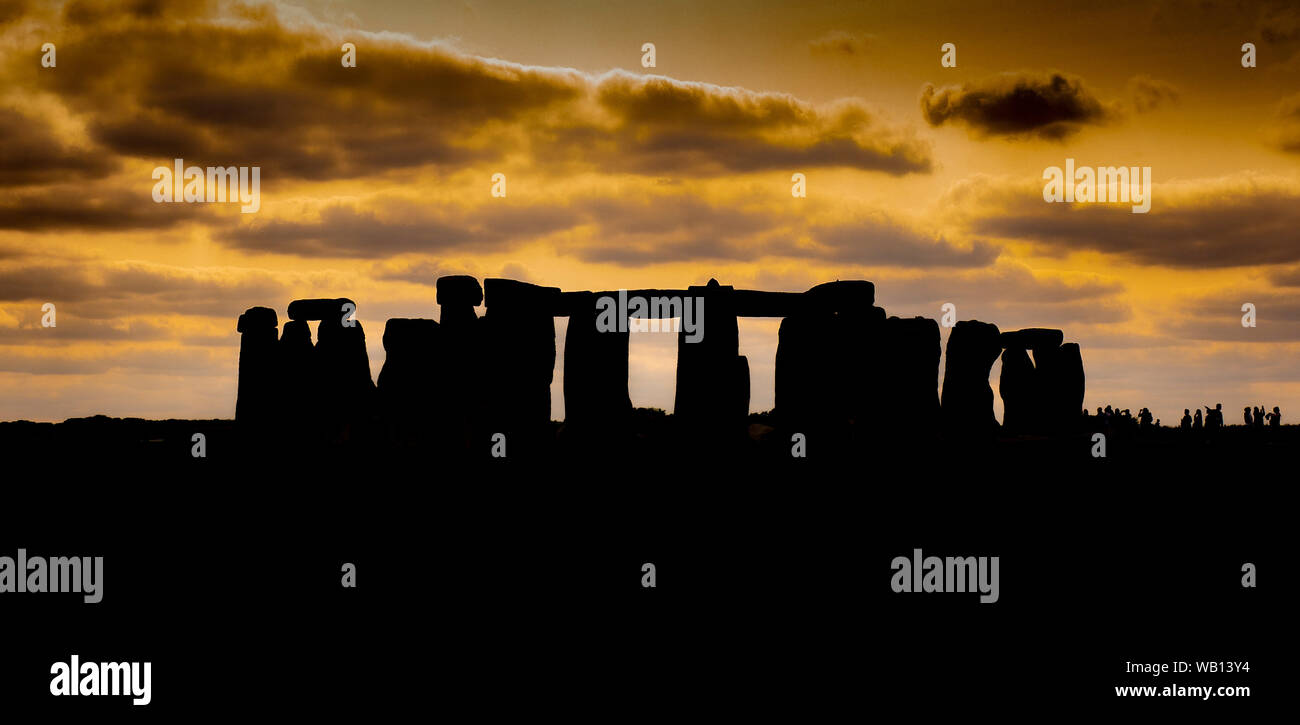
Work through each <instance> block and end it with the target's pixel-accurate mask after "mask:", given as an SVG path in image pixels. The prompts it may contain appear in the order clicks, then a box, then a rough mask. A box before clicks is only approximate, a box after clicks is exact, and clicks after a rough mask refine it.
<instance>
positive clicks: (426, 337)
mask: <svg viewBox="0 0 1300 725" xmlns="http://www.w3.org/2000/svg"><path fill="white" fill-rule="evenodd" d="M438 335H439V329H438V323H437V322H434V321H433V320H423V319H408V318H393V319H390V320H389V321H388V322H387V324H385V325H384V367H383V368H382V369H381V370H380V371H379V382H378V385H377V386H376V392H377V397H378V401H379V411H380V415H381V417H382V418H383V420H384V422H385V425H386V426H387V428H388V436H389V439H390V440H392V441H393V442H396V443H398V444H402V445H412V446H417V447H420V448H427V447H433V448H436V447H437V446H438V444H439V443H440V441H438V440H436V435H437V430H438V425H437V424H438V418H437V416H438V415H439V414H440V413H441V411H440V410H438V406H437V402H438V400H437V384H438V379H439V377H440V376H439V375H438V359H437V355H436V354H435V350H436V349H437V346H438Z"/></svg>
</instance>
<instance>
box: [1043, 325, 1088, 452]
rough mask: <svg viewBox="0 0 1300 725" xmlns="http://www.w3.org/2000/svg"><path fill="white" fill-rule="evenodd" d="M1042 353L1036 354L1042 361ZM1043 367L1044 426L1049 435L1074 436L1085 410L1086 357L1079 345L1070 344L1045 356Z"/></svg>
mask: <svg viewBox="0 0 1300 725" xmlns="http://www.w3.org/2000/svg"><path fill="white" fill-rule="evenodd" d="M1038 356H1039V353H1038V352H1037V351H1035V352H1034V357H1035V358H1038ZM1043 360H1044V366H1043V367H1040V374H1041V375H1042V381H1043V385H1042V387H1043V399H1044V401H1045V403H1044V424H1045V427H1046V428H1047V430H1048V432H1052V433H1068V432H1072V431H1073V430H1074V429H1075V428H1076V427H1077V426H1078V425H1079V424H1080V421H1079V414H1080V411H1082V410H1083V397H1084V375H1083V357H1082V356H1081V355H1080V353H1079V344H1078V343H1074V342H1067V343H1065V344H1064V345H1062V346H1061V347H1059V348H1057V349H1056V350H1054V351H1052V353H1051V354H1050V355H1044V356H1043Z"/></svg>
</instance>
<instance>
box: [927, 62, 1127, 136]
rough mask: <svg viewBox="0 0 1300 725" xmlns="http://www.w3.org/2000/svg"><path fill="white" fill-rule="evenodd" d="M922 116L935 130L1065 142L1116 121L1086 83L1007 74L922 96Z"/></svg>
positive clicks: (1051, 76) (932, 89)
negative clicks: (947, 127)
mask: <svg viewBox="0 0 1300 725" xmlns="http://www.w3.org/2000/svg"><path fill="white" fill-rule="evenodd" d="M921 114H922V116H923V117H924V118H925V121H926V123H929V124H930V125H931V126H935V127H938V126H942V125H944V124H945V123H949V122H951V123H960V124H963V125H965V126H967V127H968V128H969V129H970V130H971V131H972V132H974V133H975V134H976V135H977V136H996V137H1003V138H1039V139H1045V140H1049V141H1061V140H1063V139H1065V138H1067V137H1068V136H1071V135H1073V134H1075V133H1077V132H1078V131H1079V130H1080V129H1081V128H1082V127H1083V126H1086V125H1101V124H1104V123H1107V122H1109V121H1111V120H1113V119H1114V118H1115V117H1116V115H1117V112H1116V110H1115V109H1114V108H1113V107H1112V106H1108V105H1107V104H1104V103H1102V102H1101V101H1100V100H1098V99H1097V98H1096V97H1095V96H1094V95H1093V94H1092V93H1091V91H1089V90H1088V89H1086V88H1084V85H1083V81H1082V79H1080V78H1077V77H1074V76H1067V75H1065V74H1062V73H1050V74H1032V73H1026V72H1018V73H1002V74H999V75H995V76H990V77H987V78H983V79H981V80H979V81H976V82H974V83H963V84H960V85H951V86H944V87H942V88H935V86H934V85H932V84H926V86H925V87H924V88H923V89H922V91H921Z"/></svg>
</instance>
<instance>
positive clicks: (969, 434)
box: [942, 320, 1002, 442]
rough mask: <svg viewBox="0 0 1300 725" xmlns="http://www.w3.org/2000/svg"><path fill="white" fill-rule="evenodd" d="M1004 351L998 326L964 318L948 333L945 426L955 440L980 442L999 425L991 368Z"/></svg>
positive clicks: (992, 433) (945, 373)
mask: <svg viewBox="0 0 1300 725" xmlns="http://www.w3.org/2000/svg"><path fill="white" fill-rule="evenodd" d="M1001 352H1002V343H1001V342H1000V340H999V333H998V326H997V325H993V324H989V323H987V322H980V321H978V320H961V321H959V322H958V323H957V324H956V325H955V326H954V327H953V328H952V333H951V334H950V335H949V336H948V351H947V357H946V359H945V361H944V370H943V401H942V403H943V409H942V410H943V429H944V433H945V435H946V436H948V437H949V438H950V439H953V440H962V441H971V442H977V441H982V440H985V439H988V438H991V437H992V436H993V435H994V434H995V433H996V432H997V428H998V422H997V419H996V418H995V417H994V415H993V388H992V387H991V386H989V371H990V370H991V369H992V368H993V363H994V362H997V359H998V355H999V354H1001Z"/></svg>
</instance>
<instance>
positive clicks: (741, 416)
mask: <svg viewBox="0 0 1300 725" xmlns="http://www.w3.org/2000/svg"><path fill="white" fill-rule="evenodd" d="M733 292H734V288H732V287H724V286H721V285H719V284H718V281H717V280H715V279H711V280H709V283H708V284H707V285H706V286H704V287H690V288H689V289H688V292H687V297H688V299H687V300H685V301H684V302H685V304H688V305H690V304H694V299H695V298H696V297H700V296H702V297H703V298H704V315H703V318H704V319H703V335H702V337H700V339H698V340H697V341H696V342H689V341H688V340H687V333H686V330H684V329H683V330H681V331H679V332H678V335H677V391H676V396H675V401H674V406H673V414H674V416H675V417H676V418H677V419H678V421H680V423H681V425H682V427H683V429H684V430H685V431H686V432H687V433H689V434H691V435H695V436H701V437H705V438H710V439H719V440H725V439H739V438H740V437H741V436H743V434H744V433H745V420H746V418H747V417H748V415H749V361H748V360H747V359H746V358H744V357H743V356H741V355H739V350H740V328H739V325H738V323H737V321H736V310H735V306H734V299H733V296H732V293H733Z"/></svg>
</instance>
